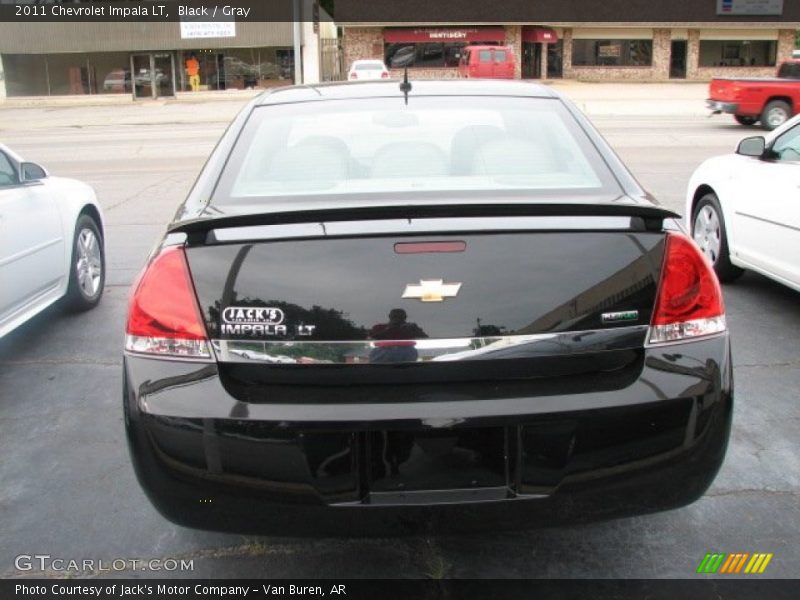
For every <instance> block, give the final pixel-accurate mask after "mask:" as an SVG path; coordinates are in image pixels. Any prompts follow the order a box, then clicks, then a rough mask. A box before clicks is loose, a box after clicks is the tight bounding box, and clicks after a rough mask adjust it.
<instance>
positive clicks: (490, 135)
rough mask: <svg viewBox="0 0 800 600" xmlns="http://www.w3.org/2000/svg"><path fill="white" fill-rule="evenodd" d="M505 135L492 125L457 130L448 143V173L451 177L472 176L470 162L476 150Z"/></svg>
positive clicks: (470, 126) (472, 126)
mask: <svg viewBox="0 0 800 600" xmlns="http://www.w3.org/2000/svg"><path fill="white" fill-rule="evenodd" d="M505 135H506V133H505V132H504V131H503V130H502V129H500V128H499V127H495V126H494V125H469V126H467V127H464V128H463V129H459V130H458V132H457V133H456V134H455V135H454V136H453V140H452V141H451V142H450V172H451V173H452V174H453V175H472V161H473V159H474V158H475V152H476V151H477V150H478V148H480V147H481V146H482V145H483V144H485V143H486V142H489V141H491V140H495V139H498V138H502V137H505Z"/></svg>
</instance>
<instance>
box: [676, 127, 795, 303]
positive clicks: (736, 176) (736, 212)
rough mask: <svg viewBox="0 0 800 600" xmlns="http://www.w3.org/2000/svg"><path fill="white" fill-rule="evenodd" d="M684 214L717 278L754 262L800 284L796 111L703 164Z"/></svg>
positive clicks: (784, 280) (726, 277) (755, 267)
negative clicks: (732, 151) (764, 133)
mask: <svg viewBox="0 0 800 600" xmlns="http://www.w3.org/2000/svg"><path fill="white" fill-rule="evenodd" d="M684 215H685V219H686V222H687V224H688V229H689V231H691V233H692V237H694V240H695V242H697V244H698V245H699V246H700V248H701V249H702V250H703V252H704V253H705V255H706V256H707V257H708V259H709V260H710V261H711V263H712V264H713V265H714V270H715V271H716V272H717V275H718V276H719V278H720V280H721V281H732V280H734V279H736V278H737V277H738V276H739V275H741V274H742V271H743V269H751V270H753V271H758V272H759V273H762V274H763V275H766V276H767V277H770V278H772V279H774V280H776V281H779V282H780V283H783V284H785V285H788V286H789V287H791V288H794V289H796V290H798V291H800V115H798V116H796V117H795V118H793V119H792V120H790V121H788V122H787V123H785V124H784V125H783V126H782V127H780V128H778V129H776V130H775V131H773V132H772V133H770V134H769V135H768V136H766V137H761V136H757V137H749V138H745V139H743V140H742V141H741V142H740V143H739V146H738V148H737V149H736V153H735V154H728V155H725V156H718V157H716V158H711V159H709V160H707V161H706V162H704V163H703V164H702V165H700V167H698V169H697V170H696V171H695V172H694V174H693V175H692V178H691V180H690V181H689V188H688V191H687V195H686V212H685V213H684Z"/></svg>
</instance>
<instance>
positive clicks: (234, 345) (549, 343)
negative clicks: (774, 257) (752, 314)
mask: <svg viewBox="0 0 800 600" xmlns="http://www.w3.org/2000/svg"><path fill="white" fill-rule="evenodd" d="M649 198H650V197H649V195H648V194H647V193H646V192H645V191H644V190H643V189H642V188H641V187H640V186H639V184H638V183H637V182H636V180H635V179H634V178H633V176H632V175H631V174H630V172H629V171H628V170H627V169H626V168H625V166H624V165H623V164H622V163H621V162H620V160H619V158H617V156H616V155H615V154H614V152H613V151H612V150H611V148H610V147H609V146H608V145H607V144H606V142H605V141H604V140H603V138H602V137H601V136H600V135H599V133H598V132H597V131H596V130H595V129H594V127H593V126H592V125H591V123H590V122H589V121H588V120H587V119H586V118H585V117H584V116H583V115H581V114H580V113H579V112H578V111H577V109H576V108H575V107H574V106H573V105H572V104H571V103H569V102H566V101H564V100H563V99H562V98H561V96H560V95H559V94H558V93H557V92H555V91H553V90H551V89H550V88H548V87H545V86H539V85H534V84H529V83H523V82H507V81H484V80H481V81H465V80H451V81H412V82H403V83H398V82H395V81H375V82H365V83H363V84H359V85H352V84H348V83H344V84H341V83H339V84H321V85H306V86H300V87H286V88H281V89H276V90H273V91H271V92H269V93H265V94H263V95H261V96H260V97H258V98H256V99H254V100H253V101H252V102H251V103H250V104H249V105H248V106H247V107H246V108H244V109H243V111H242V112H241V113H240V115H239V116H238V117H237V118H236V119H235V120H234V121H233V123H232V124H231V125H230V127H229V128H228V129H227V131H226V132H225V134H223V137H222V139H221V140H220V141H219V143H218V144H217V146H216V148H215V150H214V151H213V152H212V154H211V156H210V157H209V159H208V161H207V163H206V164H205V166H204V167H203V171H202V173H201V175H200V176H199V177H198V178H197V180H196V183H195V185H194V187H193V189H192V190H191V192H190V193H189V196H188V198H187V199H186V201H185V202H184V204H183V205H182V206H181V207H180V208H179V209H178V211H177V213H176V216H175V218H174V220H173V221H172V222H171V223H169V225H168V227H167V231H166V232H165V235H164V237H163V238H162V240H161V241H160V243H159V244H158V245H157V247H156V248H154V251H153V253H152V255H151V256H150V258H149V259H148V260H147V263H146V265H145V266H144V269H143V271H142V275H141V276H140V278H139V279H138V284H137V285H136V286H135V288H134V289H133V290H132V294H131V299H130V303H129V308H128V319H127V325H126V338H125V346H124V360H123V363H124V364H123V369H122V370H123V381H124V384H123V394H122V402H123V405H124V414H125V426H126V431H127V436H128V440H129V447H130V451H131V458H132V461H133V464H134V467H135V470H136V474H137V477H138V479H139V482H140V483H141V485H142V487H143V488H144V490H145V491H146V493H147V496H148V497H149V499H150V500H151V501H152V503H153V504H154V506H155V507H156V508H157V509H158V510H159V511H160V512H161V513H162V514H163V515H164V516H165V517H167V518H168V519H171V520H172V521H175V522H178V523H181V524H183V525H186V526H190V527H198V528H204V529H219V530H228V531H240V532H251V533H252V532H261V533H273V534H275V533H281V532H282V533H283V534H291V535H298V534H310V535H316V536H321V535H326V534H330V533H340V534H344V535H352V534H353V532H357V533H358V534H361V535H363V534H370V533H372V534H375V533H377V534H379V535H385V534H387V533H389V532H393V533H408V532H413V531H415V530H416V531H424V532H426V533H427V532H430V531H431V530H436V529H437V528H445V529H447V528H450V529H475V528H484V529H485V528H491V529H495V528H497V527H504V528H512V529H514V530H517V529H519V528H520V527H530V526H553V525H555V524H557V523H574V522H576V521H586V520H591V519H607V518H612V517H619V516H625V515H633V514H639V513H646V512H653V511H659V510H666V509H670V508H675V507H678V506H682V505H685V504H688V503H690V502H693V501H694V500H696V499H697V498H699V497H700V496H701V495H702V494H703V493H704V491H705V490H706V489H707V487H708V486H709V484H710V483H711V482H712V480H713V479H714V477H715V475H716V473H717V470H718V469H719V467H720V465H721V463H722V460H723V457H724V455H725V448H726V444H727V440H728V436H729V432H730V425H731V414H732V407H733V404H732V403H733V381H732V377H733V376H732V362H731V357H730V344H729V339H728V332H727V327H726V322H725V309H724V306H723V300H722V296H721V291H720V287H719V283H718V281H717V278H716V276H715V275H714V272H713V271H712V269H711V266H710V264H709V263H708V261H707V260H706V259H705V258H704V257H703V255H702V253H701V252H700V251H699V250H698V248H697V246H696V245H695V244H694V243H693V242H692V240H691V239H690V238H689V237H687V236H686V235H685V234H684V233H683V231H682V227H681V225H680V222H679V220H680V217H679V216H678V215H676V214H675V213H672V212H670V211H668V210H666V209H664V208H661V207H658V206H656V205H655V204H653V203H652V202H651V201H650V200H649ZM354 357H358V360H353V358H354ZM206 499H207V501H205V500H206Z"/></svg>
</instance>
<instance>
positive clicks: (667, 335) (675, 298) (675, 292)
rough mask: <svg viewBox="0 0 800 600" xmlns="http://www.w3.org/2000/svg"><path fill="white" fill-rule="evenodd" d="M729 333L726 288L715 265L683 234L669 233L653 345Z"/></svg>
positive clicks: (651, 342) (654, 312)
mask: <svg viewBox="0 0 800 600" xmlns="http://www.w3.org/2000/svg"><path fill="white" fill-rule="evenodd" d="M725 330H726V324H725V305H724V303H723V301H722V289H721V288H720V285H719V280H718V279H717V275H716V274H715V273H714V270H713V269H712V268H711V264H710V263H709V262H708V259H706V257H705V256H703V254H702V253H701V252H700V249H699V248H698V247H697V245H696V244H695V243H694V242H693V241H692V240H690V239H689V238H688V237H686V236H685V235H683V234H682V233H672V232H670V233H668V234H667V238H666V248H665V250H664V263H663V266H662V268H661V282H660V284H659V288H658V295H657V297H656V306H655V310H654V311H653V317H652V319H651V321H650V335H649V342H650V344H663V343H667V342H677V341H682V340H688V339H693V338H698V337H702V336H707V335H713V334H717V333H722V332H723V331H725Z"/></svg>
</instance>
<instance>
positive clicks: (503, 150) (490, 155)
mask: <svg viewBox="0 0 800 600" xmlns="http://www.w3.org/2000/svg"><path fill="white" fill-rule="evenodd" d="M558 170H560V169H559V168H558V164H557V162H556V160H555V158H554V157H553V153H552V152H551V151H550V149H549V148H547V146H545V145H544V144H540V143H538V142H536V141H532V140H523V139H519V138H511V137H506V138H502V139H496V140H490V141H488V142H486V143H485V144H482V145H481V146H480V147H479V148H478V150H477V151H476V152H475V155H474V156H473V160H472V173H473V174H475V175H496V176H503V175H541V174H544V173H553V172H555V171H558Z"/></svg>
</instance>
